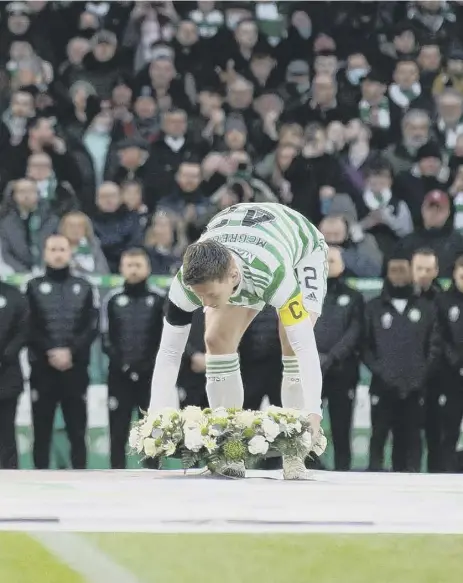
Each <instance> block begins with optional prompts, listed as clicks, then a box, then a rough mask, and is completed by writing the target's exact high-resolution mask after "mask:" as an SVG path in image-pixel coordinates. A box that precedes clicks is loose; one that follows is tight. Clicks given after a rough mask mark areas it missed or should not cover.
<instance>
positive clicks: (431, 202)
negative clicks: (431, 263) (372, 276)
mask: <svg viewBox="0 0 463 583" xmlns="http://www.w3.org/2000/svg"><path fill="white" fill-rule="evenodd" d="M421 213H422V222H423V226H422V227H419V228H418V229H416V230H415V231H414V232H413V233H410V235H407V236H406V237H404V238H403V239H402V240H401V241H399V243H398V248H399V249H400V250H401V252H403V253H405V255H406V257H408V258H409V259H411V258H412V256H413V253H414V252H415V251H417V250H418V249H423V248H427V249H431V250H432V251H434V253H435V254H436V256H437V260H438V263H439V274H440V276H441V277H451V276H452V272H453V265H454V263H455V259H456V258H457V257H459V256H460V255H463V236H462V235H461V234H460V233H459V232H458V231H455V230H454V229H453V225H452V222H451V220H450V213H451V207H450V199H449V197H448V195H447V194H446V193H445V192H442V191H441V190H433V191H431V192H428V194H427V195H426V196H425V198H424V201H423V205H422V209H421Z"/></svg>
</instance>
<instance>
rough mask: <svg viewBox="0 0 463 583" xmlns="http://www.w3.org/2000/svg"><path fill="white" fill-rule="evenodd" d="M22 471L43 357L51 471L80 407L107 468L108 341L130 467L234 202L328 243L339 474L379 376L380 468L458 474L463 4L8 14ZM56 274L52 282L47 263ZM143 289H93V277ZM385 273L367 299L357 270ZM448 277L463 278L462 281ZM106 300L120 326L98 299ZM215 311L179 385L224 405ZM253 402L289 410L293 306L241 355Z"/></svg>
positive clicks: (10, 439) (4, 307)
mask: <svg viewBox="0 0 463 583" xmlns="http://www.w3.org/2000/svg"><path fill="white" fill-rule="evenodd" d="M0 14H1V19H0V31H1V34H0V59H1V67H0V111H1V118H0V119H1V122H0V191H1V192H2V195H1V196H2V198H1V206H0V246H1V249H0V251H1V266H0V274H1V275H2V277H6V276H8V275H11V274H14V273H22V274H27V275H28V276H31V277H32V279H30V281H29V282H28V284H27V291H26V294H25V295H22V294H21V293H20V292H19V291H17V290H16V289H14V288H13V287H12V286H10V285H8V284H6V283H1V284H0V340H1V341H0V467H6V468H13V467H17V465H18V461H17V453H16V446H15V439H14V435H15V433H14V418H15V412H16V408H17V402H18V395H19V394H20V392H21V391H22V389H23V379H22V376H21V370H20V366H19V361H18V353H19V351H20V349H21V348H22V347H24V346H27V347H28V349H29V351H28V352H29V361H30V363H31V377H30V386H31V400H32V412H33V424H34V464H35V467H37V468H46V467H48V465H49V450H50V440H51V434H52V425H53V416H54V412H55V409H56V406H57V404H58V403H60V404H61V407H62V411H63V415H64V418H65V421H66V428H67V432H68V435H69V438H70V441H71V449H72V464H73V467H75V468H83V467H85V465H86V445H85V431H86V423H87V412H86V401H85V395H86V391H87V387H88V382H89V381H88V373H87V367H88V363H89V358H90V347H91V345H92V342H93V341H94V340H95V338H96V337H97V336H99V335H101V336H102V338H103V346H104V350H105V352H106V353H107V355H108V357H109V377H108V390H109V399H108V404H109V416H110V433H111V465H112V467H114V468H123V467H125V463H126V459H125V444H126V440H127V434H128V428H129V423H130V418H131V415H132V411H133V409H134V407H141V408H142V409H146V408H147V404H148V401H149V388H150V374H151V372H152V368H153V363H154V357H155V353H156V347H157V344H158V342H159V336H160V331H161V327H162V306H163V294H162V292H161V291H160V290H153V288H152V287H151V286H150V284H149V283H148V278H149V275H150V274H151V273H152V274H156V275H165V276H166V275H167V276H168V275H172V274H173V273H175V271H176V269H177V268H178V266H179V264H180V262H181V257H182V253H183V251H184V250H185V248H186V245H187V244H188V243H189V242H191V241H194V240H195V239H196V238H197V237H198V236H199V234H200V233H201V231H202V229H203V228H204V227H205V225H206V224H207V221H208V220H209V219H210V218H211V217H212V216H213V215H214V214H215V213H216V212H217V211H219V210H221V209H224V208H226V207H228V206H230V205H233V204H235V203H237V202H242V201H255V202H268V201H270V202H271V201H279V202H282V203H284V204H287V205H289V206H290V207H291V208H293V209H296V210H297V211H299V212H301V213H302V214H303V215H304V216H306V217H307V218H309V219H310V220H311V221H312V222H313V223H314V224H315V225H317V226H319V228H320V230H321V232H322V233H323V235H324V236H325V238H326V241H327V243H328V244H329V245H330V255H329V267H330V273H329V285H328V293H327V297H326V301H325V310H324V313H323V315H322V317H321V318H320V320H319V322H318V323H317V326H316V337H317V342H318V346H319V351H320V359H321V363H322V368H323V373H324V389H323V390H324V398H325V399H326V402H327V410H328V412H329V415H330V420H331V432H332V440H333V443H334V450H335V467H336V469H339V470H348V469H349V468H350V466H351V449H350V431H351V427H352V415H353V407H354V401H355V390H356V387H357V384H358V381H359V365H360V363H363V364H364V365H366V367H367V368H368V369H369V370H370V372H371V374H372V381H371V386H370V401H371V425H372V434H371V441H370V462H369V469H370V470H375V471H379V470H382V469H384V449H385V443H386V439H387V437H388V435H389V434H390V433H392V435H393V452H392V467H393V470H395V471H420V467H421V463H422V462H421V460H422V455H423V449H422V446H421V434H422V433H423V432H424V434H425V435H426V442H427V451H428V456H427V469H428V471H456V470H457V468H458V458H457V453H456V446H457V441H458V438H459V429H460V424H461V420H462V418H463V348H462V347H463V316H462V310H463V235H462V234H461V232H463V33H462V31H463V3H462V2H445V1H439V0H436V1H434V0H433V1H425V2H273V1H258V2H239V1H236V2H235V1H230V2H212V1H199V2H170V1H160V2H52V1H50V2H44V1H34V2H10V3H8V4H7V3H2V5H1V7H0ZM44 269H45V272H44V271H43V270H44ZM118 273H121V274H122V276H123V278H124V285H123V289H116V290H113V291H112V292H111V293H110V294H109V295H107V296H106V297H103V298H100V300H101V302H98V299H97V298H96V297H95V293H94V291H93V290H92V286H91V285H90V283H89V282H88V280H87V279H86V278H87V277H88V276H92V275H99V276H101V275H107V274H118ZM376 277H384V286H383V290H382V292H381V294H380V296H379V297H377V298H374V299H372V300H370V301H368V302H366V301H365V300H364V298H363V297H362V295H361V293H360V292H359V291H356V290H355V289H354V288H353V287H352V286H350V285H348V284H347V283H346V278H376ZM438 278H445V279H450V280H452V279H453V282H451V284H450V287H449V289H448V290H447V289H446V290H445V291H444V289H443V288H442V287H441V284H440V283H439V280H438ZM98 303H101V304H102V305H101V310H99V309H98V306H97V304H98ZM202 326H203V322H202V313H201V311H198V312H197V313H196V314H195V320H194V325H193V328H192V331H191V335H190V340H189V343H188V347H187V350H186V352H185V355H184V359H183V365H182V370H181V373H180V377H179V381H178V385H179V387H181V390H180V394H181V398H182V403H183V404H198V405H205V400H206V397H205V391H204V383H205V380H204V370H205V361H204V350H205V349H204V343H203V338H202ZM240 359H241V366H242V372H243V381H244V386H245V395H246V401H245V407H249V408H258V407H259V406H260V403H261V401H262V397H263V396H264V395H268V397H269V399H270V402H271V403H274V404H276V405H278V404H279V403H280V401H279V399H280V397H279V391H280V384H281V372H282V371H281V352H280V346H279V339H278V326H277V320H276V314H275V312H274V310H272V309H265V310H264V311H263V312H262V313H261V314H260V315H259V316H258V318H257V319H256V320H255V321H254V323H253V324H252V326H251V328H250V329H249V330H248V332H247V333H246V335H245V337H244V339H243V342H242V344H241V346H240Z"/></svg>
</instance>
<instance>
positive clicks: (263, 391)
mask: <svg viewBox="0 0 463 583" xmlns="http://www.w3.org/2000/svg"><path fill="white" fill-rule="evenodd" d="M282 375H283V367H282V364H281V357H280V358H279V359H278V360H275V362H273V361H270V362H269V361H264V362H255V363H249V364H248V363H246V364H245V365H244V366H242V367H241V376H242V379H243V387H244V403H243V408H244V409H252V410H258V409H260V405H261V403H262V399H263V398H264V397H265V396H266V395H267V397H268V398H269V401H270V404H271V405H275V406H276V407H281V380H282Z"/></svg>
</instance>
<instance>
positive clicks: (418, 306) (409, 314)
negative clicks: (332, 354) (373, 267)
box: [362, 254, 440, 472]
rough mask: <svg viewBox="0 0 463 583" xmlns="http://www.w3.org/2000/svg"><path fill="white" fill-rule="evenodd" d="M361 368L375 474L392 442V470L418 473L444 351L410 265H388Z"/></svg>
mask: <svg viewBox="0 0 463 583" xmlns="http://www.w3.org/2000/svg"><path fill="white" fill-rule="evenodd" d="M364 326H365V328H364V343H363V357H362V359H363V362H364V363H365V364H366V366H367V367H368V368H369V369H370V371H371V372H372V380H371V385H370V401H371V426H372V434H371V440H370V462H369V469H370V470H371V471H382V470H384V446H385V444H386V440H387V437H388V435H389V433H390V432H391V433H392V436H393V449H392V469H393V471H396V472H419V471H420V469H421V427H422V422H423V414H424V411H423V405H424V394H425V387H426V383H427V381H428V379H429V376H430V374H431V373H432V371H433V368H434V366H435V365H436V359H437V358H438V354H439V349H440V339H439V333H438V325H437V318H436V313H435V309H434V307H433V306H432V305H431V304H430V303H429V301H428V300H427V299H425V298H420V297H417V296H415V295H414V293H413V286H412V283H411V273H410V264H409V261H408V260H407V259H406V258H405V257H404V256H403V255H401V254H395V255H394V256H392V257H391V258H390V259H389V260H388V262H387V275H386V279H385V281H384V287H383V291H382V293H381V295H380V297H378V298H374V299H372V300H370V301H369V302H368V303H367V305H366V310H365V322H364Z"/></svg>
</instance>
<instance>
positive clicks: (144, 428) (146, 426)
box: [140, 417, 153, 437]
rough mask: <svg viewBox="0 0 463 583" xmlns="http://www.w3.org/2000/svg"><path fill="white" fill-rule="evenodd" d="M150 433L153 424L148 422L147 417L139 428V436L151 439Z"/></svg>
mask: <svg viewBox="0 0 463 583" xmlns="http://www.w3.org/2000/svg"><path fill="white" fill-rule="evenodd" d="M152 431H153V423H152V422H150V420H149V417H147V418H146V420H145V422H144V423H143V425H141V426H140V435H141V436H142V437H151V433H152Z"/></svg>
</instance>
